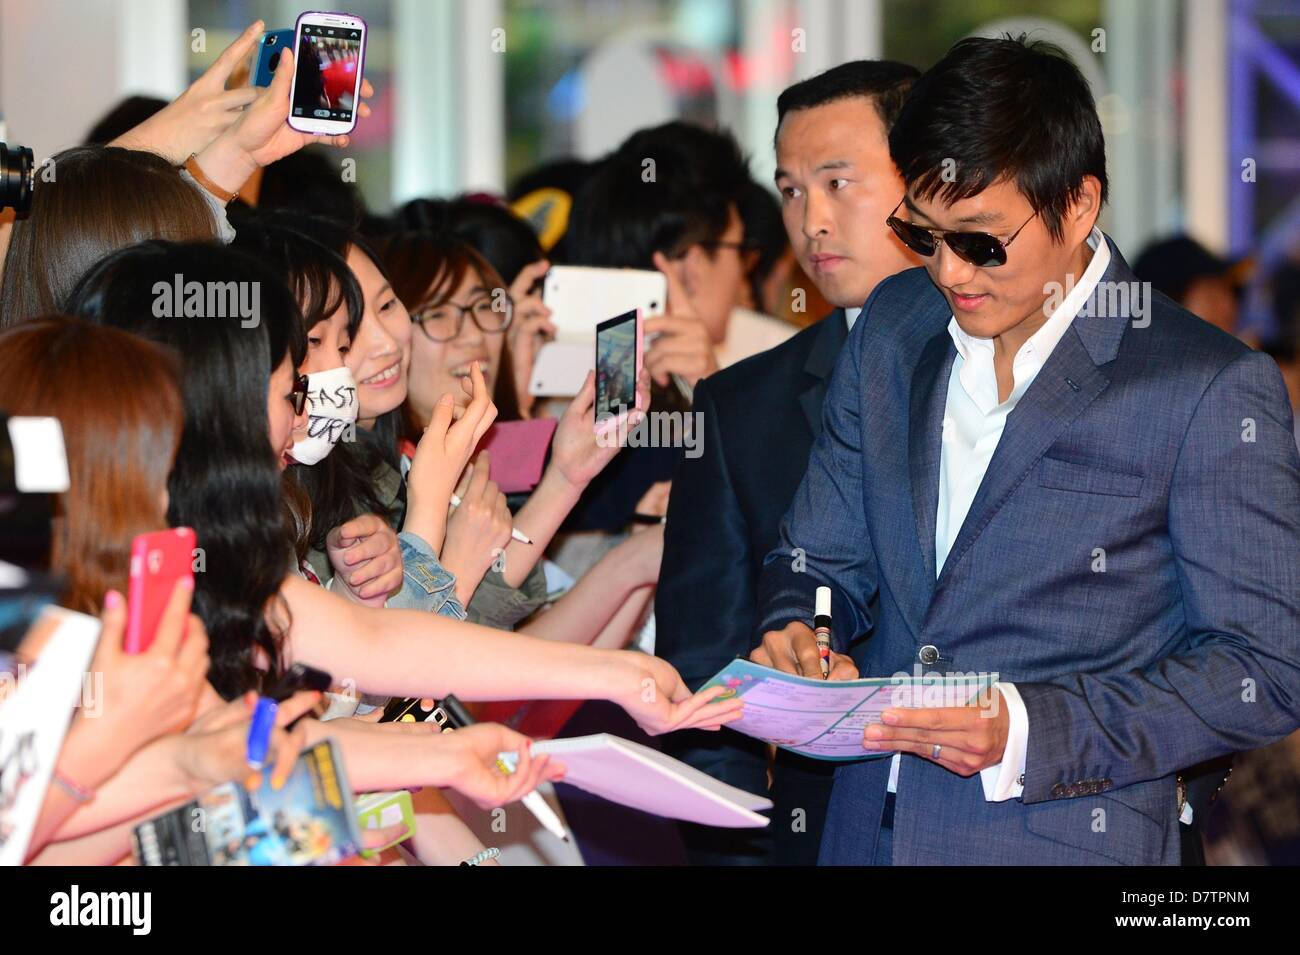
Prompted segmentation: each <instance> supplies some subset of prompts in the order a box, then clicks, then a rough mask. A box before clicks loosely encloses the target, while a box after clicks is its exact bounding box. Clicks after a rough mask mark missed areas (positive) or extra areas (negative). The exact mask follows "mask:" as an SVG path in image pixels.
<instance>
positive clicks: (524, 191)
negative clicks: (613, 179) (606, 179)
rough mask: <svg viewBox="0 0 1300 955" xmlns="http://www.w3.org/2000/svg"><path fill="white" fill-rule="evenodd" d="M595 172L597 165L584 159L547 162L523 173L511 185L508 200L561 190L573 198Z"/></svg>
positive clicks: (507, 194) (512, 200) (513, 200)
mask: <svg viewBox="0 0 1300 955" xmlns="http://www.w3.org/2000/svg"><path fill="white" fill-rule="evenodd" d="M595 171H596V164H595V163H594V162H588V161H587V160H584V159H555V160H552V161H551V162H545V163H542V164H541V165H540V166H534V167H533V168H532V169H528V170H526V171H525V172H523V173H521V174H520V175H519V178H517V179H516V180H515V181H514V182H512V183H511V184H510V189H509V191H508V192H507V193H506V198H507V199H509V200H510V201H511V202H515V201H517V200H519V199H522V198H523V197H524V196H526V195H528V194H529V193H530V192H536V191H537V190H538V189H559V190H560V191H561V192H567V193H568V194H569V195H570V196H573V195H575V194H576V193H577V192H578V190H579V189H581V188H582V186H583V183H585V182H586V181H587V180H588V179H589V178H590V177H591V174H592V173H593V172H595Z"/></svg>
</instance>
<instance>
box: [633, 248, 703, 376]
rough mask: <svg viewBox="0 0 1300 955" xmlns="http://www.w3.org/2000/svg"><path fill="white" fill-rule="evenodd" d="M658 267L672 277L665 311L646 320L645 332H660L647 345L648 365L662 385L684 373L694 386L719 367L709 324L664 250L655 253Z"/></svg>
mask: <svg viewBox="0 0 1300 955" xmlns="http://www.w3.org/2000/svg"><path fill="white" fill-rule="evenodd" d="M654 263H655V268H657V269H658V270H659V271H660V272H662V273H663V274H664V277H665V278H666V279H667V280H668V301H667V303H666V309H665V314H663V315H660V316H658V317H656V318H647V319H646V320H645V323H644V324H645V334H646V335H647V336H650V335H655V336H658V337H656V338H655V340H654V341H653V342H651V343H650V344H648V345H647V346H646V351H645V367H646V370H647V371H649V372H650V377H651V378H653V379H654V380H655V382H656V383H657V384H658V385H659V386H660V387H661V388H664V387H667V385H668V382H669V381H670V380H671V377H672V376H673V375H680V376H681V377H682V379H683V380H685V382H686V383H687V384H688V385H690V386H691V387H692V388H694V387H695V384H696V382H698V381H699V380H700V379H701V378H707V377H708V376H709V375H711V374H713V373H714V372H715V371H717V370H718V357H717V355H716V354H715V353H714V351H713V339H712V338H711V337H710V335H709V328H708V326H707V325H705V324H704V321H703V320H702V319H701V318H700V317H699V315H698V313H696V311H695V307H694V306H693V305H692V304H691V300H690V296H689V295H688V294H687V293H686V287H685V286H684V285H683V284H682V280H681V277H680V276H679V275H678V274H677V269H676V268H675V267H674V266H673V263H672V262H671V261H669V259H668V257H667V256H666V255H664V254H663V253H662V252H656V253H655V255H654Z"/></svg>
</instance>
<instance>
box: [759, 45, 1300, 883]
mask: <svg viewBox="0 0 1300 955" xmlns="http://www.w3.org/2000/svg"><path fill="white" fill-rule="evenodd" d="M890 152H891V154H892V155H893V158H894V161H895V163H896V164H897V166H898V168H899V170H900V171H901V172H902V175H903V179H904V181H905V184H906V196H905V198H904V201H903V202H902V203H901V204H900V207H899V208H898V209H897V210H896V211H895V212H894V213H893V214H892V215H891V216H890V219H889V224H890V228H891V229H893V230H894V232H895V233H896V234H897V235H898V236H899V237H900V238H902V239H903V240H904V241H906V242H907V243H908V244H909V245H910V246H911V248H913V249H914V250H915V251H916V252H917V254H918V255H921V256H923V260H924V264H925V269H924V270H920V269H917V270H912V271H908V272H904V273H902V274H901V275H898V276H895V277H893V278H890V279H887V280H885V281H884V282H883V283H881V284H880V285H879V286H878V287H877V289H876V291H875V293H874V294H873V295H872V297H871V300H870V301H869V302H868V303H867V305H866V307H865V309H864V310H863V314H862V316H861V318H859V320H858V322H857V324H856V325H855V326H854V330H853V332H852V334H851V335H850V337H849V341H848V342H847V344H846V345H845V349H844V353H843V354H842V356H841V359H840V362H839V365H838V366H837V368H836V372H835V375H834V377H833V378H832V380H831V385H830V389H829V391H828V393H827V397H826V403H825V406H824V417H823V430H822V435H821V438H820V439H819V441H818V443H817V445H816V446H815V448H814V450H813V454H812V458H811V460H810V462H809V467H808V471H807V474H806V475H805V476H804V479H803V483H802V484H801V485H800V488H799V490H798V492H797V493H796V495H795V498H794V503H793V505H792V506H791V508H790V511H789V512H788V513H787V514H786V517H785V519H784V521H783V523H782V532H781V541H780V543H779V544H778V545H777V547H776V548H774V549H773V550H772V551H771V552H770V553H769V554H768V557H767V560H766V563H765V567H764V570H763V576H762V580H761V587H760V614H759V626H758V631H759V632H760V633H762V634H763V643H762V645H761V646H760V648H759V649H758V650H756V651H755V653H754V655H753V658H754V659H755V660H757V661H759V662H763V663H768V664H770V665H772V666H776V667H779V668H781V669H784V670H797V669H799V668H802V670H803V672H805V673H811V672H814V671H813V668H814V667H816V666H817V663H816V660H817V651H816V646H815V643H814V641H813V638H812V632H811V630H810V629H809V627H808V623H809V622H810V621H811V620H812V617H813V595H814V589H815V588H816V587H817V586H818V585H819V584H825V585H829V586H830V587H831V588H832V589H833V592H834V600H833V613H832V619H833V621H834V634H833V636H834V638H835V640H836V647H835V649H836V650H838V651H846V650H848V649H850V648H851V647H853V648H855V658H856V659H857V661H858V663H859V665H860V667H861V669H862V671H863V672H864V673H865V674H866V675H869V676H886V677H887V676H890V675H893V674H906V675H908V676H915V675H920V674H949V675H952V674H997V680H998V682H997V683H996V684H995V689H994V690H993V691H992V692H991V693H990V694H988V695H987V698H985V699H984V700H983V701H982V704H981V705H978V706H955V705H954V706H947V707H935V706H929V707H917V708H899V709H894V710H886V711H885V713H884V714H883V722H880V723H875V724H872V725H869V726H868V727H867V728H866V730H865V731H864V734H863V755H864V756H867V755H869V754H873V753H874V754H877V755H880V756H881V757H882V758H876V759H865V760H863V761H862V762H858V763H850V764H847V765H845V766H843V767H842V768H841V769H840V771H839V772H838V773H837V775H836V777H835V784H834V789H833V792H832V796H831V803H830V808H829V810H828V816H827V823H826V830H825V834H824V838H823V840H822V847H821V861H822V862H824V863H858V864H865V863H873V862H874V863H876V864H891V863H892V864H921V865H926V864H987V863H996V864H1052V863H1054V864H1077V865H1088V864H1096V863H1115V862H1121V863H1130V864H1152V863H1166V864H1170V863H1177V862H1178V861H1179V839H1178V820H1179V817H1180V815H1182V814H1183V813H1184V810H1185V806H1184V805H1182V799H1181V797H1180V794H1179V787H1178V784H1177V782H1176V774H1177V773H1178V771H1179V770H1180V769H1181V768H1182V767H1186V766H1191V765H1193V764H1196V763H1199V762H1201V761H1202V760H1206V759H1209V758H1212V757H1216V756H1221V755H1223V754H1225V753H1229V752H1232V751H1234V750H1240V749H1247V748H1252V747H1255V746H1261V745H1264V744H1266V743H1269V742H1272V741H1273V740H1276V739H1279V738H1281V737H1283V736H1285V735H1286V734H1288V733H1290V732H1292V731H1293V730H1294V729H1296V727H1297V725H1300V456H1298V455H1297V453H1296V446H1295V443H1294V441H1293V440H1292V439H1291V413H1290V409H1289V407H1288V405H1287V400H1286V394H1285V391H1284V388H1283V385H1282V381H1281V378H1280V376H1279V374H1278V372H1277V369H1276V368H1275V367H1274V366H1273V365H1272V363H1271V362H1270V361H1269V360H1268V358H1267V357H1266V356H1263V355H1260V354H1257V353H1254V352H1251V351H1250V350H1249V349H1248V348H1246V347H1245V346H1244V345H1242V344H1241V343H1240V342H1238V341H1236V340H1235V339H1233V338H1231V337H1230V336H1228V335H1225V334H1224V333H1222V332H1221V331H1219V330H1218V329H1215V328H1213V327H1212V326H1210V325H1209V324H1208V323H1205V322H1202V321H1200V320H1199V319H1197V318H1196V317H1195V316H1193V315H1191V314H1190V313H1188V312H1186V311H1183V310H1182V309H1180V308H1179V307H1178V306H1177V305H1176V304H1175V303H1173V302H1171V301H1170V300H1169V299H1167V298H1165V297H1163V296H1161V295H1159V294H1155V295H1154V296H1153V295H1152V294H1151V293H1150V292H1149V290H1146V289H1143V288H1142V287H1141V286H1140V285H1139V284H1138V283H1137V282H1136V279H1135V278H1134V276H1133V273H1132V271H1131V270H1130V269H1129V267H1128V265H1127V263H1125V261H1124V259H1123V257H1122V256H1121V254H1120V252H1119V249H1117V248H1116V247H1115V246H1114V244H1113V243H1112V242H1111V241H1110V240H1109V239H1108V238H1107V237H1106V236H1104V235H1103V234H1102V233H1101V232H1100V231H1098V230H1097V229H1096V221H1097V217H1098V214H1099V212H1100V211H1101V206H1102V203H1103V201H1104V200H1105V197H1106V162H1105V145H1104V141H1103V138H1102V131H1101V124H1100V122H1099V121H1098V118H1097V113H1096V108H1095V106H1094V103H1093V99H1092V94H1091V91H1090V90H1089V88H1088V84H1087V82H1086V81H1085V80H1084V78H1083V76H1082V75H1081V74H1080V73H1079V71H1078V69H1077V68H1076V67H1075V66H1074V64H1073V63H1071V62H1070V61H1069V59H1068V58H1067V57H1065V55H1064V54H1063V53H1062V52H1061V51H1060V50H1059V49H1057V48H1055V47H1052V46H1050V45H1049V44H1045V43H1040V42H1030V41H1028V40H1027V39H1026V38H1024V37H1021V38H1019V39H1012V38H1010V37H1006V38H1003V39H967V40H963V41H961V42H960V43H958V44H957V45H956V46H954V47H953V48H952V49H951V50H950V51H949V52H948V53H947V55H945V56H944V58H943V59H942V60H941V61H940V62H939V63H938V64H936V65H935V66H934V67H933V68H932V69H931V70H930V71H929V72H927V73H926V74H925V75H923V76H922V77H921V79H920V80H918V81H917V83H916V85H915V86H914V87H913V90H912V92H911V94H910V95H909V97H908V101H907V103H906V104H905V105H904V107H903V111H902V114H901V115H900V116H899V119H898V122H897V123H896V124H895V125H894V128H893V130H892V132H891V134H890ZM796 548H798V549H799V551H798V553H799V555H800V558H801V560H800V561H798V563H797V565H796V562H794V561H792V559H791V553H792V551H794V550H795V549H796ZM798 571H802V572H798ZM873 600H875V601H878V603H877V604H875V605H873ZM868 638H869V639H868ZM834 659H835V662H836V664H837V666H836V670H835V672H833V674H832V676H833V677H835V676H839V675H841V674H843V675H852V674H853V673H854V670H853V666H852V664H851V663H849V662H847V661H846V660H845V658H843V657H840V656H839V655H838V654H836V655H835V657H834ZM893 753H898V754H899V755H897V756H892V755H889V754H893Z"/></svg>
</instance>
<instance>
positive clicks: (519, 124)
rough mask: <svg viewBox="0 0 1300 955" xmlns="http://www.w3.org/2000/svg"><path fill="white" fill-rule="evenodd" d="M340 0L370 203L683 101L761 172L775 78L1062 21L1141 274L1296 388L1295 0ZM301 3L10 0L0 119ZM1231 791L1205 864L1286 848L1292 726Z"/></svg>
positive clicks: (1298, 798)
mask: <svg viewBox="0 0 1300 955" xmlns="http://www.w3.org/2000/svg"><path fill="white" fill-rule="evenodd" d="M342 6H343V8H345V9H346V10H347V12H350V13H353V14H356V15H359V16H361V17H363V18H364V19H365V20H366V21H367V22H368V24H369V27H370V39H369V48H368V52H367V55H366V62H365V72H366V75H367V76H368V78H369V79H370V80H371V81H372V83H373V84H374V87H375V89H376V95H375V97H374V99H373V100H372V107H373V110H374V114H373V116H372V117H371V118H370V119H369V120H368V121H364V122H363V123H362V124H361V125H360V126H359V127H358V129H357V131H356V134H355V136H354V137H353V143H352V145H351V147H349V149H348V150H347V151H346V155H347V156H349V157H351V158H353V159H355V160H356V164H357V166H356V169H357V179H356V185H357V187H358V188H359V189H360V191H361V193H362V195H363V197H364V199H365V201H366V203H367V204H368V205H369V206H370V208H371V210H373V211H374V212H378V213H383V212H387V211H388V210H390V209H392V208H393V207H394V206H395V205H397V204H400V203H403V202H405V201H407V200H409V199H413V198H417V197H423V196H453V195H457V194H461V193H490V194H495V195H504V194H506V193H508V192H509V191H510V187H511V186H512V185H513V184H515V183H516V182H518V180H519V179H520V178H521V177H522V176H524V175H525V174H526V173H528V172H529V171H531V170H534V169H536V168H537V167H538V166H539V165H541V164H543V163H547V162H551V161H555V160H563V159H568V158H577V159H581V160H592V159H596V158H598V157H600V156H601V155H603V154H604V153H606V152H607V151H609V150H610V149H612V148H613V147H615V146H616V145H617V144H618V143H619V142H620V141H621V140H623V139H624V138H625V137H626V136H627V135H628V134H629V133H631V132H632V131H633V130H635V129H638V128H641V127H645V126H651V125H656V124H659V123H662V122H665V121H667V120H670V119H675V118H683V119H688V120H692V121H695V122H698V123H701V124H704V125H707V126H725V127H728V128H730V129H731V130H732V131H733V132H734V133H735V134H736V136H737V138H738V139H739V141H740V142H741V143H742V145H743V146H744V148H745V150H746V151H747V153H748V154H749V156H750V164H751V168H752V170H753V172H754V174H755V177H756V178H757V180H758V181H759V182H761V183H764V184H767V185H769V186H770V183H771V175H772V168H773V157H772V137H773V133H774V121H775V115H776V109H775V103H776V97H777V94H778V93H779V92H780V91H781V90H782V89H783V88H784V87H785V86H787V85H789V84H790V83H792V82H794V81H796V80H798V79H802V78H805V77H808V76H811V75H813V74H815V73H818V72H820V71H822V70H824V69H827V68H829V67H831V66H834V65H836V64H837V63H840V62H843V61H845V60H850V59H863V58H888V59H895V60H902V61H905V62H908V63H911V64H913V65H915V66H917V67H919V68H920V69H922V70H924V69H925V68H927V67H928V66H930V65H931V64H932V63H933V62H934V61H935V60H936V59H937V58H938V57H939V56H941V55H942V53H943V52H944V51H945V50H946V49H947V48H948V47H949V46H950V45H951V44H952V43H954V42H955V41H957V40H958V39H960V38H962V37H964V36H967V35H971V34H983V35H993V34H998V33H1001V32H1004V31H1007V32H1021V31H1026V30H1027V31H1030V32H1033V33H1034V34H1036V35H1039V36H1043V37H1046V38H1048V39H1051V40H1054V41H1055V42H1057V43H1058V44H1060V45H1061V46H1063V47H1064V48H1065V49H1066V50H1067V52H1069V53H1070V54H1071V55H1072V56H1073V58H1074V59H1075V61H1076V62H1077V63H1078V64H1079V65H1080V67H1081V68H1082V70H1083V72H1084V73H1085V75H1086V76H1087V77H1088V78H1089V80H1090V82H1091V83H1092V86H1093V91H1094V95H1095V97H1096V99H1097V102H1098V107H1099V110H1100V112H1101V114H1102V120H1103V124H1104V127H1105V131H1106V138H1107V147H1108V158H1109V163H1110V175H1111V190H1112V192H1111V202H1110V205H1109V207H1108V209H1107V210H1106V211H1105V212H1104V213H1103V216H1102V227H1103V228H1104V229H1105V230H1106V231H1107V232H1108V233H1110V234H1111V235H1112V236H1113V237H1114V238H1115V240H1116V241H1117V242H1118V244H1119V246H1120V248H1121V249H1124V250H1125V251H1126V253H1127V254H1128V256H1129V259H1130V261H1131V262H1135V261H1137V260H1138V258H1139V253H1140V252H1141V251H1143V250H1147V251H1151V246H1152V244H1153V243H1157V242H1159V241H1161V240H1169V239H1170V238H1171V237H1185V238H1179V239H1177V240H1176V244H1174V245H1172V246H1166V247H1164V249H1163V252H1162V251H1161V248H1160V247H1159V246H1157V247H1156V249H1155V252H1156V258H1155V259H1154V260H1152V261H1151V262H1150V263H1149V270H1148V271H1149V274H1150V275H1151V276H1152V277H1153V280H1154V279H1155V277H1156V276H1162V277H1163V278H1164V279H1166V280H1167V281H1169V282H1173V283H1175V284H1177V289H1178V290H1180V291H1181V292H1185V293H1186V295H1184V294H1179V291H1176V290H1175V289H1174V288H1173V287H1172V286H1171V287H1169V288H1165V287H1164V286H1162V285H1161V282H1160V281H1158V280H1157V281H1155V284H1156V286H1157V287H1160V288H1162V289H1163V290H1165V291H1168V292H1169V293H1170V294H1172V295H1174V297H1175V298H1180V299H1181V300H1183V301H1184V302H1185V303H1187V304H1189V307H1193V310H1195V311H1197V312H1198V314H1201V315H1202V317H1205V318H1207V320H1212V321H1215V322H1216V324H1222V325H1223V326H1224V327H1225V328H1227V329H1228V330H1230V331H1233V332H1235V333H1236V334H1238V335H1240V336H1241V337H1242V338H1243V339H1245V340H1247V341H1249V342H1251V343H1252V344H1254V345H1257V346H1261V347H1264V348H1265V349H1266V350H1270V353H1272V354H1273V355H1274V356H1275V357H1276V358H1277V360H1278V362H1279V364H1280V365H1281V366H1282V367H1283V370H1284V374H1285V375H1286V376H1287V381H1288V385H1289V387H1291V388H1292V390H1293V402H1295V403H1297V404H1300V356H1298V355H1297V349H1296V342H1297V338H1298V337H1300V333H1298V331H1297V330H1298V329H1300V0H347V2H346V3H344V4H342ZM303 9H304V5H303V4H301V3H295V2H288V0H0V12H2V14H3V15H2V16H0V139H3V140H5V141H7V142H9V143H11V144H12V143H22V144H24V145H29V146H31V147H32V148H33V149H34V150H35V153H36V157H37V159H38V160H40V159H42V158H44V157H47V156H49V155H51V154H52V153H54V152H55V151H57V150H58V149H61V148H63V147H65V146H68V145H72V144H75V143H78V142H81V141H83V140H84V139H86V137H87V134H88V132H89V130H90V129H91V128H92V126H93V125H94V124H95V123H96V122H97V121H98V120H99V119H101V118H102V117H103V116H104V115H105V114H106V113H107V112H108V111H109V110H110V109H111V108H112V107H114V106H115V105H116V104H117V103H119V102H120V101H121V100H122V99H123V98H124V97H126V96H128V95H133V94H140V95H146V96H153V97H161V98H163V99H171V98H173V97H174V96H176V95H177V94H178V93H180V92H181V90H183V89H184V88H185V86H186V85H187V84H188V83H189V82H190V81H191V80H192V79H194V78H195V77H197V76H198V75H199V74H200V73H201V72H202V71H203V70H204V69H205V68H206V67H207V66H208V65H209V64H210V63H211V62H212V61H213V60H214V59H215V58H216V56H217V55H218V54H219V53H220V51H221V50H222V49H224V48H225V47H226V45H227V44H229V43H230V42H231V41H232V40H233V39H234V38H235V37H236V36H237V35H238V34H239V33H240V31H241V30H242V29H243V28H244V27H245V26H247V24H249V23H250V22H251V21H253V20H254V19H257V18H262V19H264V20H265V21H266V25H267V29H279V28H288V27H292V26H293V25H294V22H295V20H296V18H297V15H298V14H299V13H300V12H301V11H302V10H303ZM1188 238H1190V239H1191V240H1195V241H1196V242H1197V243H1199V249H1198V250H1197V251H1196V252H1195V253H1194V254H1192V253H1189V248H1190V247H1189V246H1187V245H1186V244H1185V243H1186V240H1187V239H1188ZM1177 243H1184V244H1177ZM1162 255H1163V258H1162ZM1171 269H1172V273H1173V274H1170V270H1171ZM1138 271H1139V275H1142V273H1143V269H1142V268H1141V267H1140V266H1139V269H1138ZM1143 277H1144V278H1145V277H1146V276H1143ZM1197 281H1200V282H1201V286H1200V288H1201V292H1202V293H1204V291H1205V287H1206V286H1205V283H1206V282H1214V283H1218V285H1217V286H1216V287H1217V288H1218V290H1219V292H1220V293H1221V294H1220V300H1221V301H1223V302H1225V303H1226V304H1225V305H1224V308H1225V311H1230V312H1231V314H1229V315H1225V317H1223V318H1222V320H1221V321H1220V320H1219V319H1218V318H1214V317H1211V315H1210V314H1209V309H1211V308H1212V307H1215V306H1212V305H1210V304H1205V305H1204V308H1202V307H1201V306H1200V305H1196V306H1193V305H1191V303H1190V300H1189V298H1188V296H1192V295H1195V294H1197V293H1196V289H1195V288H1193V286H1194V285H1195V283H1196V282H1197ZM1189 283H1190V284H1189ZM1197 301H1198V302H1200V301H1207V302H1208V299H1205V297H1204V295H1203V296H1202V298H1201V299H1198V300H1197ZM784 317H787V318H788V317H789V316H784ZM796 320H797V319H796ZM1223 793H1224V795H1223V798H1222V799H1220V800H1219V805H1218V808H1217V809H1216V813H1215V815H1214V816H1213V817H1212V819H1211V820H1210V821H1209V825H1208V832H1209V835H1210V838H1211V844H1210V853H1209V854H1210V858H1211V861H1218V862H1228V863H1231V862H1238V863H1240V862H1263V861H1271V862H1275V863H1277V862H1284V863H1291V864H1296V863H1300V795H1298V794H1300V739H1297V738H1296V737H1293V738H1292V739H1290V740H1287V741H1284V742H1283V743H1280V744H1278V745H1277V746H1275V747H1273V748H1271V749H1268V750H1261V751H1258V752H1257V753H1254V754H1250V755H1249V756H1248V757H1247V758H1245V759H1239V760H1238V765H1237V769H1236V770H1235V772H1234V777H1233V780H1232V783H1231V785H1229V786H1228V787H1226V788H1225V789H1224V790H1223Z"/></svg>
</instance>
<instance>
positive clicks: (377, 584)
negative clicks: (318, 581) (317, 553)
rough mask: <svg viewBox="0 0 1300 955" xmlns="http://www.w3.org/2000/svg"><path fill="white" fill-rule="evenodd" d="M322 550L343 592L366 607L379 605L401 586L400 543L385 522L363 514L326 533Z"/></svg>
mask: <svg viewBox="0 0 1300 955" xmlns="http://www.w3.org/2000/svg"><path fill="white" fill-rule="evenodd" d="M325 551H326V553H327V554H328V555H329V561H330V566H331V567H333V568H334V579H335V580H336V581H337V582H338V588H340V589H342V591H343V596H345V597H347V598H348V599H349V600H351V601H353V602H354V603H359V604H362V605H363V606H367V607H382V606H383V605H384V602H385V601H386V600H387V599H388V597H389V595H390V594H392V593H394V592H395V591H397V590H400V589H401V587H402V547H401V544H400V543H399V542H398V540H397V534H396V533H395V532H394V531H393V529H392V528H391V527H389V526H388V522H387V521H385V520H384V519H383V518H381V517H379V516H378V515H375V514H362V515H361V516H360V517H354V518H353V519H352V520H350V521H348V522H347V523H346V524H341V525H339V526H338V527H336V528H334V529H333V530H332V531H330V532H329V534H328V535H326V537H325Z"/></svg>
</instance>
